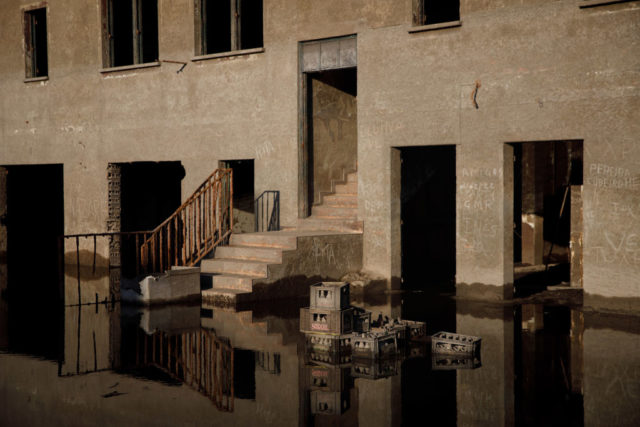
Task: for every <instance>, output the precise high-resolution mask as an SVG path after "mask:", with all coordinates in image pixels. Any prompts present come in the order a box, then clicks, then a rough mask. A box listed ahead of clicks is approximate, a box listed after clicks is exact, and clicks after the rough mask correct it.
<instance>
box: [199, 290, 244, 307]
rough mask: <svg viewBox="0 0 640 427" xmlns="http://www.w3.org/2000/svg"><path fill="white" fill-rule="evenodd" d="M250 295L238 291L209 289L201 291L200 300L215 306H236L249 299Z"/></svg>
mask: <svg viewBox="0 0 640 427" xmlns="http://www.w3.org/2000/svg"><path fill="white" fill-rule="evenodd" d="M250 295H251V293H250V292H247V291H241V290H239V289H224V288H211V289H206V290H204V291H202V300H203V301H205V302H213V303H216V304H220V303H224V304H236V303H239V302H241V301H243V300H246V299H249V298H250Z"/></svg>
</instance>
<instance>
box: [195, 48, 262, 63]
mask: <svg viewBox="0 0 640 427" xmlns="http://www.w3.org/2000/svg"><path fill="white" fill-rule="evenodd" d="M263 52H264V48H263V47H256V48H253V49H242V50H231V51H229V52H220V53H211V54H209V55H199V56H194V57H193V58H191V61H193V62H196V61H204V60H207V59H216V58H227V57H230V56H241V55H251V54H253V53H263Z"/></svg>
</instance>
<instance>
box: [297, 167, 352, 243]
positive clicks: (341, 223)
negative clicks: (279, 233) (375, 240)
mask: <svg viewBox="0 0 640 427" xmlns="http://www.w3.org/2000/svg"><path fill="white" fill-rule="evenodd" d="M331 186H332V188H333V192H332V193H328V194H323V195H322V203H321V204H319V205H313V206H312V207H311V216H309V217H308V218H304V219H299V220H298V227H297V228H298V229H299V230H331V231H340V232H343V233H362V228H363V226H362V221H358V173H357V172H352V173H349V174H347V176H346V179H345V180H344V181H333V182H332V185H331Z"/></svg>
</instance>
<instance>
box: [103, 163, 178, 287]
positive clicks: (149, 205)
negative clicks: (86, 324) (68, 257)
mask: <svg viewBox="0 0 640 427" xmlns="http://www.w3.org/2000/svg"><path fill="white" fill-rule="evenodd" d="M184 176H185V171H184V168H183V167H182V164H181V163H180V162H178V161H176V162H132V163H116V164H111V165H109V181H110V182H109V189H110V190H109V193H110V194H109V216H110V218H109V229H110V231H122V232H127V231H147V230H153V229H154V228H156V227H157V226H158V225H160V224H161V223H162V221H164V220H165V219H167V218H168V217H169V216H170V215H171V214H172V213H173V212H174V211H175V210H176V209H178V208H179V207H180V204H181V201H182V179H183V178H184ZM118 248H119V252H118V251H117V250H115V251H114V249H113V248H112V249H111V252H112V253H111V258H112V259H111V264H112V265H120V266H121V274H122V275H123V276H124V277H133V276H135V272H136V266H135V263H134V261H135V259H136V256H135V251H136V250H139V247H136V241H135V239H132V238H125V239H123V240H122V241H121V242H120V244H119V247H118Z"/></svg>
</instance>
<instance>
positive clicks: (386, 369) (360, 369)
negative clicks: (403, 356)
mask: <svg viewBox="0 0 640 427" xmlns="http://www.w3.org/2000/svg"><path fill="white" fill-rule="evenodd" d="M399 366H400V359H398V358H393V357H392V358H388V359H353V364H352V365H351V376H352V377H354V378H366V379H370V380H376V379H378V378H387V377H393V376H395V375H398V373H399V372H400V370H399Z"/></svg>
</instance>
